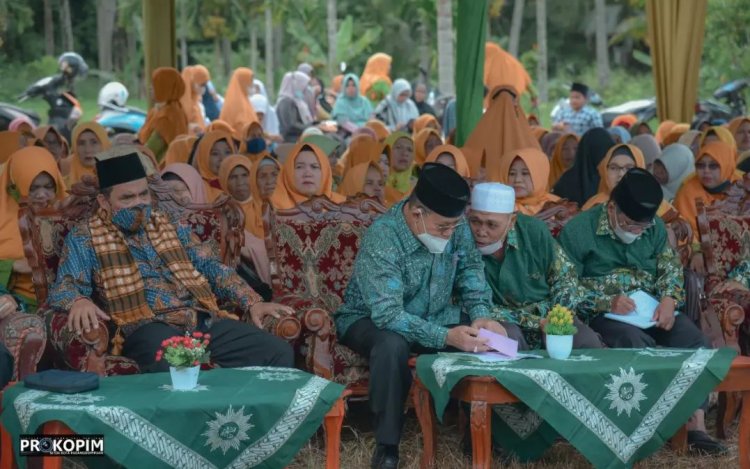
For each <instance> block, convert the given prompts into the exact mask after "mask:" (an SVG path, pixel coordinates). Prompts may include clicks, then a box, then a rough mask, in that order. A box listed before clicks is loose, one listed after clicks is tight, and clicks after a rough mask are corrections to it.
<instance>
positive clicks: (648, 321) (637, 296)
mask: <svg viewBox="0 0 750 469" xmlns="http://www.w3.org/2000/svg"><path fill="white" fill-rule="evenodd" d="M628 298H630V299H631V300H633V302H634V303H635V310H634V311H632V312H630V313H628V314H615V313H605V314H604V317H605V318H607V319H612V320H615V321H620V322H624V323H627V324H630V325H632V326H636V327H639V328H641V329H648V328H649V327H654V326H655V325H656V321H653V320H652V318H653V317H654V312H655V311H656V308H658V307H659V301H658V300H657V299H656V298H654V297H653V296H651V295H649V294H648V293H646V292H644V291H643V290H637V291H635V292H633V293H631V294H630V295H628ZM677 314H680V313H679V312H677V311H675V315H677Z"/></svg>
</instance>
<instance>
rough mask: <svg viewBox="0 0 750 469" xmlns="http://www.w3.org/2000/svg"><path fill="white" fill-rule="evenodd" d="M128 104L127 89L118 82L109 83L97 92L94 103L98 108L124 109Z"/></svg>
mask: <svg viewBox="0 0 750 469" xmlns="http://www.w3.org/2000/svg"><path fill="white" fill-rule="evenodd" d="M127 102H128V89H127V88H125V85H123V84H122V83H120V82H118V81H111V82H109V83H107V84H106V85H104V86H103V87H102V89H101V90H99V99H97V100H96V103H97V104H98V105H99V106H100V107H105V106H108V105H109V106H111V105H113V104H114V105H115V106H118V107H125V103H127Z"/></svg>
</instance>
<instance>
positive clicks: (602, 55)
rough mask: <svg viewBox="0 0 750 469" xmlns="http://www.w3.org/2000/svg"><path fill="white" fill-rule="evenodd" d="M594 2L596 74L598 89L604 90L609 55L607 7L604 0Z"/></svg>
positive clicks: (607, 79)
mask: <svg viewBox="0 0 750 469" xmlns="http://www.w3.org/2000/svg"><path fill="white" fill-rule="evenodd" d="M594 1H595V3H594V4H595V13H596V74H597V76H598V78H599V87H600V88H604V87H605V86H607V82H609V54H608V51H607V5H606V3H605V0H594Z"/></svg>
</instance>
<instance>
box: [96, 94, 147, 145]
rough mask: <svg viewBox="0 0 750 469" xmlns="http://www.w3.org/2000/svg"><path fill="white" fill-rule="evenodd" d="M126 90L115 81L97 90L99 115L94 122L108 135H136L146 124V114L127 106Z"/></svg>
mask: <svg viewBox="0 0 750 469" xmlns="http://www.w3.org/2000/svg"><path fill="white" fill-rule="evenodd" d="M128 96H129V94H128V90H127V88H125V85H123V84H122V83H118V82H116V81H113V82H110V83H107V84H106V85H104V86H103V87H102V89H101V90H99V97H98V99H97V104H98V105H99V111H100V112H99V114H97V116H96V118H95V120H96V121H97V122H98V123H99V124H100V125H101V126H102V127H104V128H105V129H107V133H109V135H115V134H120V133H130V134H137V133H138V132H139V131H140V130H141V127H143V124H145V123H146V112H145V111H143V110H141V109H138V108H135V107H131V106H127V105H126V103H127V100H128Z"/></svg>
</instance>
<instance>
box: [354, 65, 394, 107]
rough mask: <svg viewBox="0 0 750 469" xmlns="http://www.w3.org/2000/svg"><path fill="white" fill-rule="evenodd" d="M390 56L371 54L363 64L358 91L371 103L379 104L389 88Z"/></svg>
mask: <svg viewBox="0 0 750 469" xmlns="http://www.w3.org/2000/svg"><path fill="white" fill-rule="evenodd" d="M392 60H393V59H391V56H390V55H388V54H384V53H382V52H378V53H376V54H373V55H372V56H371V57H370V58H369V59H367V63H366V64H365V70H364V71H363V72H362V77H361V78H360V80H359V91H360V93H361V94H362V95H363V96H365V97H366V98H367V99H369V100H370V102H371V103H379V102H380V100H382V99H383V98H384V97H385V96H386V95H387V94H388V90H389V89H390V87H391V78H390V73H391V62H392Z"/></svg>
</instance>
